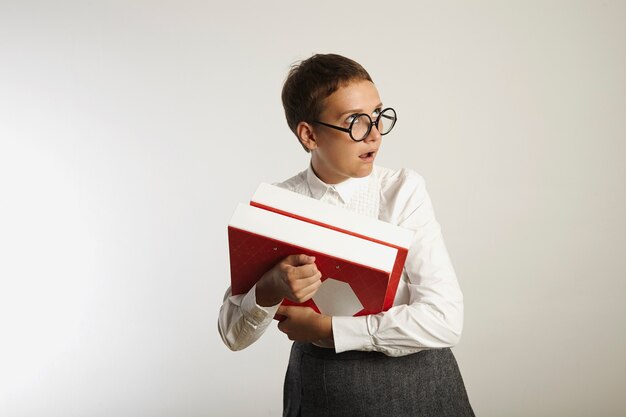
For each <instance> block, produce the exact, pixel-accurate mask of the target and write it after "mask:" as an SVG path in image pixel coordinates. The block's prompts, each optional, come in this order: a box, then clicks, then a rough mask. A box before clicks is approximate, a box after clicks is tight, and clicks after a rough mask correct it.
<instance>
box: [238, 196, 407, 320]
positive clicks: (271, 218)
mask: <svg viewBox="0 0 626 417" xmlns="http://www.w3.org/2000/svg"><path fill="white" fill-rule="evenodd" d="M412 237H413V232H412V231H410V230H407V229H403V228H400V227H398V226H395V225H391V224H389V223H385V222H382V221H380V220H377V219H373V218H370V217H366V216H363V215H359V214H357V213H354V212H352V211H349V210H346V209H343V208H340V207H335V206H331V205H329V204H326V203H323V202H320V201H318V200H315V199H312V198H309V197H306V196H303V195H300V194H297V193H294V192H291V191H288V190H284V189H282V188H279V187H275V186H272V185H269V184H261V185H260V186H259V188H258V189H257V191H256V192H255V194H254V196H253V197H252V201H251V202H250V205H243V204H240V205H239V206H238V207H237V209H236V211H235V213H234V214H233V216H232V218H231V221H230V223H229V226H228V241H229V254H230V268H231V289H232V293H233V294H243V293H246V292H248V291H249V290H250V288H252V286H253V285H254V284H255V283H256V282H257V281H258V280H259V279H260V278H261V276H262V275H263V274H264V273H265V272H266V271H268V270H269V269H271V268H272V267H273V266H274V265H275V264H276V263H277V262H279V261H280V260H282V259H283V258H285V257H286V256H288V255H291V254H300V253H304V254H307V255H311V256H315V258H316V261H315V263H316V265H317V267H318V269H319V271H320V272H321V273H322V281H323V284H322V287H321V288H320V290H318V293H317V294H316V296H315V297H314V298H313V299H311V300H309V301H307V302H305V303H303V305H307V306H310V307H312V308H313V309H314V310H316V311H318V312H323V313H325V314H329V312H330V315H355V316H360V315H366V314H376V313H379V312H381V311H386V310H388V309H389V308H390V307H391V306H392V305H393V300H394V298H395V293H396V290H397V288H398V283H399V281H400V277H401V275H402V270H403V267H404V262H405V260H406V256H407V253H408V248H409V246H410V243H411V240H412ZM327 280H334V281H328V282H327ZM331 283H332V286H331V285H330V284H331ZM325 286H326V288H327V290H326V291H323V290H322V289H323V288H325ZM283 303H284V304H290V305H292V304H294V303H292V302H290V301H289V300H285V301H284V302H283ZM318 304H319V305H318ZM320 306H323V308H320ZM326 310H327V311H326ZM337 311H339V312H340V313H336V312H337ZM333 312H335V313H333Z"/></svg>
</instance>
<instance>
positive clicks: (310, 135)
mask: <svg viewBox="0 0 626 417" xmlns="http://www.w3.org/2000/svg"><path fill="white" fill-rule="evenodd" d="M296 132H297V133H298V138H299V139H300V143H302V145H303V146H304V147H305V148H307V149H308V150H309V151H312V150H313V149H315V148H317V142H316V140H315V132H314V131H313V126H311V125H310V124H309V123H307V122H300V123H298V126H296Z"/></svg>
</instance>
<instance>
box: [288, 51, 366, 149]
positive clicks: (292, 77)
mask: <svg viewBox="0 0 626 417" xmlns="http://www.w3.org/2000/svg"><path fill="white" fill-rule="evenodd" d="M361 80H367V81H372V78H371V77H370V75H369V74H368V73H367V71H365V68H363V67H362V66H361V65H360V64H359V63H357V62H355V61H353V60H351V59H349V58H346V57H344V56H341V55H337V54H316V55H313V56H312V57H310V58H308V59H305V60H304V61H301V62H299V63H296V64H294V65H292V66H291V69H290V70H289V74H287V79H286V80H285V84H284V85H283V91H282V95H281V97H282V100H283V107H284V109H285V117H286V118H287V124H288V125H289V128H290V129H291V131H292V132H293V133H294V134H295V135H296V137H298V132H297V130H296V128H297V126H298V123H300V122H303V121H304V122H309V123H311V122H312V121H313V120H316V119H317V118H319V115H320V113H321V112H322V107H323V104H324V100H325V99H326V98H327V97H328V96H330V95H331V94H332V93H334V92H335V91H337V89H338V88H339V87H341V86H344V85H346V84H348V83H350V82H352V81H361ZM298 141H300V138H299V137H298ZM300 144H301V145H302V143H300ZM302 147H303V148H304V150H306V151H307V152H309V150H308V149H307V148H306V147H305V146H304V145H302Z"/></svg>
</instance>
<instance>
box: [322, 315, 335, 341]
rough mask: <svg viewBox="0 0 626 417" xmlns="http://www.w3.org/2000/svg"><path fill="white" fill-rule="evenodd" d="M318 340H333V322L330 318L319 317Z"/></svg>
mask: <svg viewBox="0 0 626 417" xmlns="http://www.w3.org/2000/svg"><path fill="white" fill-rule="evenodd" d="M320 334H321V337H320V339H330V340H332V339H333V320H332V317H331V316H326V315H322V316H321V317H320Z"/></svg>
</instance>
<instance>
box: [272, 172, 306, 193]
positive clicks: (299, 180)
mask: <svg viewBox="0 0 626 417" xmlns="http://www.w3.org/2000/svg"><path fill="white" fill-rule="evenodd" d="M306 172H307V170H306V169H305V170H304V171H302V172H300V173H298V174H296V175H294V176H293V177H291V178H289V179H286V180H285V181H282V182H277V183H274V184H273V185H275V186H277V187H280V188H284V189H286V190H289V191H293V192H296V193H300V194H308V189H309V186H308V184H307V182H306Z"/></svg>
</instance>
